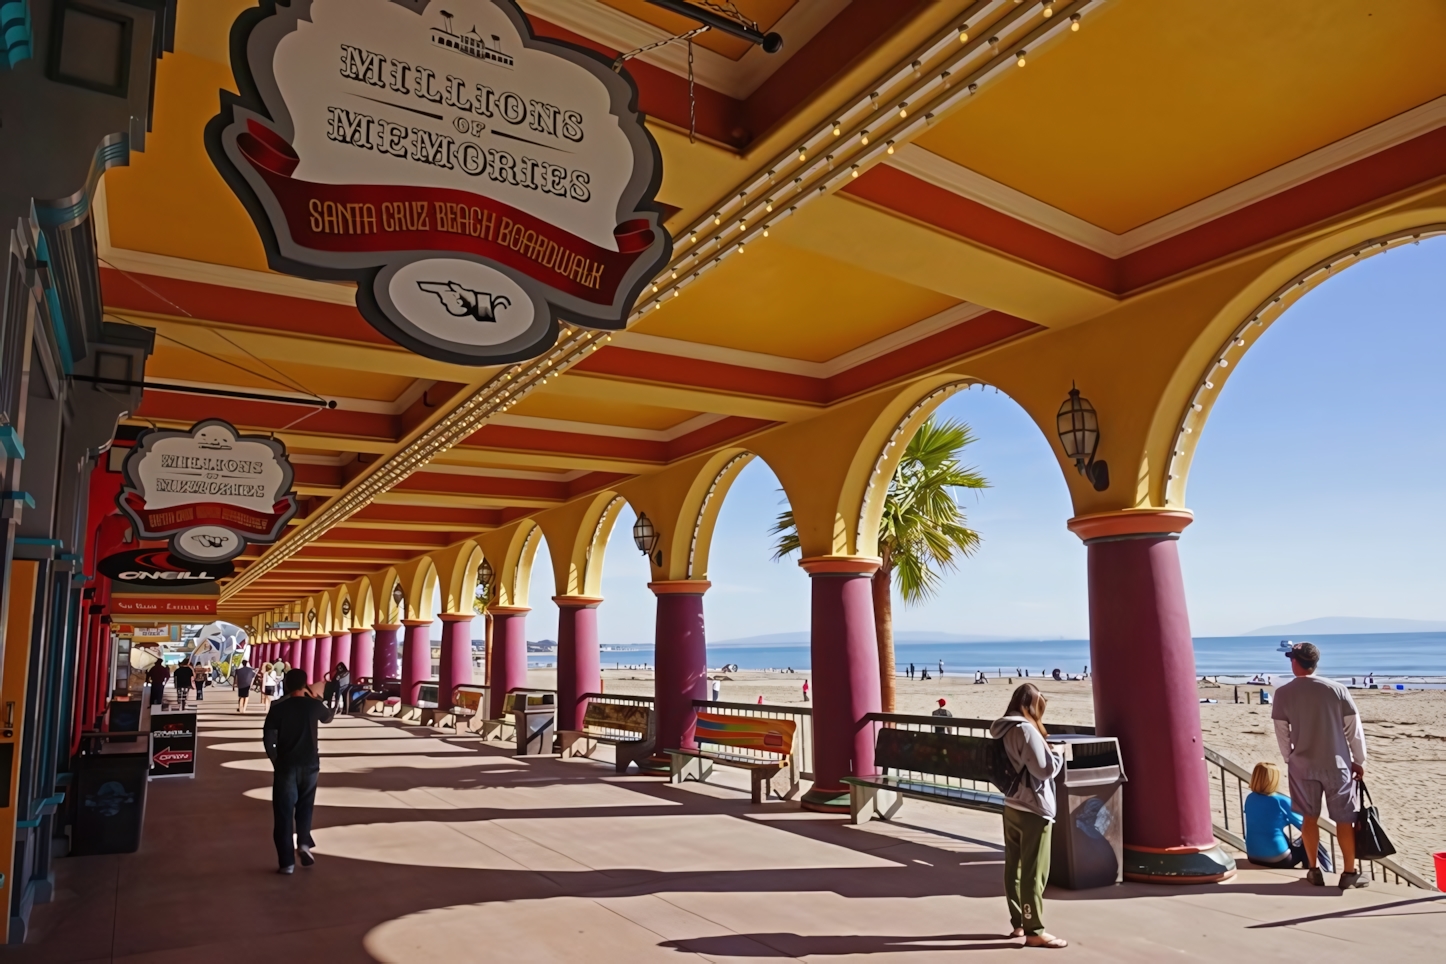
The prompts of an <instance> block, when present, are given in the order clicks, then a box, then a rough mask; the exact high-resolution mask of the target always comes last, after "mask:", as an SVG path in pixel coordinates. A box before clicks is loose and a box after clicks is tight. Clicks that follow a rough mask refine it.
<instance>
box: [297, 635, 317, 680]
mask: <svg viewBox="0 0 1446 964" xmlns="http://www.w3.org/2000/svg"><path fill="white" fill-rule="evenodd" d="M296 665H297V666H298V667H300V668H301V669H304V670H306V681H307V682H308V683H314V682H316V637H315V636H307V637H305V638H304V639H302V641H301V655H300V656H299V657H297V660H296Z"/></svg>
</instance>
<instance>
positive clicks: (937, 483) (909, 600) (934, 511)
mask: <svg viewBox="0 0 1446 964" xmlns="http://www.w3.org/2000/svg"><path fill="white" fill-rule="evenodd" d="M974 441H975V438H974V434H973V433H972V432H971V431H970V429H969V426H968V425H966V424H964V423H963V422H959V421H955V420H954V419H935V418H934V417H933V416H932V415H931V416H929V418H927V419H926V420H925V421H924V424H923V425H921V426H919V431H918V432H917V433H915V435H914V437H913V438H912V439H910V440H909V444H908V446H907V447H906V448H905V449H904V455H903V457H902V458H901V459H900V460H899V467H898V469H896V470H895V472H894V477H893V478H892V479H890V480H889V490H888V492H887V493H886V494H885V496H884V514H883V518H882V519H880V520H879V556H880V558H881V559H882V560H883V562H882V564H881V565H880V566H879V569H878V571H877V572H875V573H874V576H873V596H874V628H875V630H876V632H877V634H878V644H879V682H880V690H881V695H882V697H883V699H882V704H883V709H884V712H885V713H892V712H893V711H894V672H895V670H894V601H893V594H892V592H891V589H892V587H893V586H894V585H897V586H898V590H899V597H900V598H901V599H903V601H904V604H905V605H906V606H907V605H913V604H916V603H920V602H923V601H924V600H925V599H929V598H930V597H932V596H933V595H935V594H936V593H937V592H938V591H939V582H940V580H941V579H942V577H943V573H944V572H945V571H947V570H951V569H953V568H955V566H956V565H957V563H956V559H957V557H958V556H969V555H973V554H974V553H975V552H976V551H978V549H979V543H980V541H981V537H980V535H979V533H978V532H976V531H974V530H973V529H970V528H969V527H968V525H966V519H965V517H964V510H963V509H961V508H960V507H959V503H958V501H957V500H956V499H955V497H954V490H955V489H987V488H988V487H989V482H988V480H987V479H985V478H984V476H983V475H981V474H980V473H979V472H978V471H977V470H975V469H973V468H969V467H966V466H964V465H963V464H962V463H961V462H960V461H959V457H960V455H961V454H962V453H963V451H964V449H965V447H966V446H968V445H970V444H972V443H973V442H974ZM769 531H770V534H771V535H776V536H778V542H777V544H776V545H775V546H774V553H773V558H774V561H777V560H779V559H782V558H783V557H784V556H787V555H790V554H792V553H794V552H797V551H799V549H800V548H801V544H800V542H799V537H798V527H797V525H796V524H795V523H794V520H793V511H792V510H787V511H784V512H781V513H779V516H778V519H777V520H776V521H775V522H774V524H773V528H772V529H771V530H769Z"/></svg>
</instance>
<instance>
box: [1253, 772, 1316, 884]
mask: <svg viewBox="0 0 1446 964" xmlns="http://www.w3.org/2000/svg"><path fill="white" fill-rule="evenodd" d="M1279 791H1280V768H1279V767H1278V766H1276V765H1275V764H1274V763H1257V764H1256V765H1255V770H1254V771H1252V772H1251V774H1250V794H1249V795H1248V796H1247V797H1246V798H1245V855H1246V856H1247V857H1249V858H1250V862H1251V863H1253V864H1259V865H1261V866H1262V867H1297V866H1299V865H1301V864H1303V863H1305V862H1306V860H1305V844H1304V843H1303V842H1301V840H1300V839H1299V838H1295V839H1292V838H1291V836H1290V834H1289V833H1288V832H1287V828H1289V827H1299V826H1300V825H1301V823H1302V821H1301V818H1300V815H1299V814H1297V813H1295V812H1294V811H1293V810H1291V808H1290V798H1289V797H1287V796H1286V795H1285V794H1283V793H1281V792H1279ZM1324 850H1325V848H1324V847H1321V848H1320V852H1318V853H1317V859H1318V861H1319V862H1320V864H1321V867H1322V868H1323V869H1325V870H1327V871H1329V870H1330V863H1331V861H1330V856H1329V854H1327V853H1325V852H1324Z"/></svg>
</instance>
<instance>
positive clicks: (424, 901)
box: [3, 687, 1446, 964]
mask: <svg viewBox="0 0 1446 964" xmlns="http://www.w3.org/2000/svg"><path fill="white" fill-rule="evenodd" d="M229 695H230V693H229V691H228V690H227V689H225V688H219V687H218V688H216V689H214V690H212V691H211V692H210V693H208V694H207V697H208V698H207V700H206V703H205V706H206V708H205V709H204V710H203V711H202V719H203V730H202V733H203V739H202V750H201V754H200V764H201V772H200V775H199V776H198V777H197V778H196V779H195V780H194V781H192V780H170V781H158V782H156V783H152V784H151V787H150V800H149V804H148V813H147V815H146V829H145V837H144V844H143V846H142V848H141V852H140V853H138V854H132V855H126V856H121V857H77V858H69V859H66V860H62V861H60V862H59V863H58V865H57V867H58V871H57V882H56V883H57V898H56V900H55V901H54V902H53V903H51V904H48V905H45V906H42V907H38V908H36V911H35V916H34V919H33V930H32V938H31V942H30V943H29V944H28V945H26V946H24V947H17V948H9V949H6V951H5V952H4V954H3V956H5V957H8V958H10V959H13V960H17V961H128V962H130V961H136V962H139V961H146V962H171V961H175V962H180V961H188V962H189V961H205V962H208V964H221V962H231V961H236V962H241V961H245V962H247V964H254V962H255V961H256V960H258V959H262V960H265V959H267V958H268V957H271V956H279V957H281V958H282V959H284V960H287V961H314V962H333V961H337V962H341V961H373V960H380V961H405V962H412V961H417V962H429V964H442V962H475V961H483V960H486V961H506V962H508V964H528V962H534V961H539V962H543V961H545V962H553V961H569V962H602V961H625V962H644V961H684V960H707V961H737V962H753V961H759V960H780V959H793V958H796V959H804V960H810V961H828V962H834V961H840V962H841V961H858V960H868V961H871V962H873V961H876V962H909V964H928V962H931V961H935V960H957V959H959V957H958V955H959V954H960V953H962V952H966V951H967V952H970V953H969V954H968V956H967V957H966V958H965V959H966V960H984V959H988V958H990V957H992V956H996V955H1015V954H1018V953H1019V942H1017V941H1010V940H1008V939H1006V938H1005V937H1004V935H1005V934H1006V933H1007V930H1008V926H1007V925H1008V919H1007V915H1006V913H1005V908H1004V901H1003V899H1002V898H1001V897H1000V896H999V894H1000V880H999V878H1000V874H1001V867H1002V854H1001V850H1000V844H999V840H1000V835H999V823H998V818H997V817H990V816H988V815H985V814H975V813H969V812H965V811H958V810H952V809H946V808H940V807H934V806H931V805H927V804H916V803H912V802H911V803H909V804H907V805H906V806H905V808H904V810H903V812H902V813H901V814H900V815H899V816H900V818H901V819H899V820H897V821H896V822H894V823H892V824H885V823H880V822H878V821H875V822H873V823H870V824H868V825H867V826H866V827H864V828H853V827H850V826H848V825H847V824H846V822H845V821H843V820H841V819H839V818H830V817H824V816H820V815H814V814H804V813H801V812H800V811H799V810H798V809H797V808H796V807H794V806H792V805H786V804H777V803H774V804H769V805H766V806H763V807H754V806H751V805H750V804H749V803H748V800H747V794H746V792H744V791H743V790H742V789H741V787H742V784H741V783H740V784H739V789H733V788H729V787H705V786H700V785H697V784H690V785H688V786H687V787H671V786H668V785H667V784H665V783H662V782H660V781H658V780H655V779H647V778H618V777H615V776H613V774H612V770H611V768H610V767H602V766H599V765H597V764H593V763H588V762H579V761H568V762H562V761H557V760H551V759H530V760H517V759H513V758H512V757H510V756H509V755H507V753H506V752H505V751H504V750H503V749H501V748H500V747H498V746H497V745H495V744H494V745H482V744H480V743H479V742H478V741H477V740H475V739H472V738H457V737H452V736H449V735H444V734H441V733H440V731H430V730H422V729H419V728H413V727H403V726H400V725H398V724H396V723H392V722H382V721H376V720H368V719H358V718H351V717H347V718H341V719H339V720H338V721H337V722H335V723H334V724H332V725H331V726H329V727H326V728H325V730H324V733H325V738H324V742H323V746H322V750H323V754H324V760H323V765H322V779H321V783H322V789H321V791H320V794H319V800H318V807H317V820H316V824H317V830H316V839H317V843H318V853H317V858H318V859H317V864H316V866H315V867H312V868H309V869H307V868H302V867H298V868H297V871H296V874H295V876H293V877H282V876H278V875H277V874H276V873H275V872H274V871H275V866H276V857H275V853H274V851H273V849H272V845H271V813H270V805H269V803H268V799H269V784H270V779H269V766H268V764H267V762H266V759H265V756H264V755H263V754H262V752H261V746H260V742H259V730H260V723H261V715H260V714H259V713H258V712H256V711H255V709H254V707H253V713H252V715H250V716H245V717H241V716H237V715H236V714H235V713H233V712H228V711H227V710H228V709H229V708H230V707H232V706H233V705H234V704H233V703H232V702H231V701H230V700H228V699H227V697H229ZM1332 879H1333V878H1332ZM1049 896H1050V898H1051V900H1050V902H1049V903H1048V905H1047V907H1046V923H1047V924H1048V926H1049V927H1050V929H1051V930H1053V931H1054V932H1055V933H1057V934H1059V935H1061V936H1064V937H1067V938H1069V939H1070V940H1071V941H1072V946H1071V947H1070V948H1069V949H1068V950H1064V951H1059V952H1055V955H1056V956H1058V957H1060V958H1062V959H1067V960H1079V961H1159V960H1162V959H1166V958H1168V959H1172V960H1186V961H1190V960H1202V961H1203V960H1210V961H1230V960H1240V961H1246V960H1249V961H1287V960H1289V961H1302V960H1308V961H1311V962H1312V964H1324V962H1329V961H1350V962H1352V964H1356V962H1359V961H1361V960H1374V959H1380V958H1381V957H1383V956H1385V955H1389V956H1390V958H1391V960H1392V961H1393V962H1405V961H1426V960H1436V961H1439V960H1441V959H1442V954H1443V950H1442V948H1446V895H1442V894H1437V895H1431V894H1427V893H1424V892H1422V891H1419V890H1409V889H1406V888H1398V887H1394V886H1385V885H1380V884H1377V885H1373V887H1372V888H1371V889H1370V890H1366V891H1358V892H1353V893H1350V894H1346V895H1342V894H1341V893H1340V892H1339V891H1338V890H1336V889H1334V888H1326V889H1317V888H1311V887H1308V886H1307V885H1306V884H1305V883H1304V882H1303V881H1302V880H1300V878H1299V876H1298V875H1296V874H1291V873H1275V872H1267V871H1243V872H1241V873H1240V874H1239V875H1237V878H1236V879H1235V880H1234V881H1232V882H1230V883H1228V884H1225V885H1216V886H1206V887H1179V888H1172V887H1151V886H1143V885H1134V884H1126V885H1124V886H1120V887H1114V888H1108V889H1103V890H1095V891H1085V892H1078V893H1071V892H1068V891H1058V892H1056V891H1051V892H1050V895H1049ZM1035 953H1036V954H1043V953H1044V952H1042V951H1041V952H1035Z"/></svg>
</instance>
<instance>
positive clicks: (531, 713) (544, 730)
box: [512, 693, 557, 756]
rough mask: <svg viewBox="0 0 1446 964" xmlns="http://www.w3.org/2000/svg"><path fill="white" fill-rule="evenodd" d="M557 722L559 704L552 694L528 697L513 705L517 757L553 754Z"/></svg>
mask: <svg viewBox="0 0 1446 964" xmlns="http://www.w3.org/2000/svg"><path fill="white" fill-rule="evenodd" d="M556 721H557V704H556V703H554V702H553V698H552V694H551V693H547V694H544V695H542V696H528V697H527V698H526V702H525V703H524V702H523V701H522V700H518V701H517V702H516V703H515V704H513V709H512V722H513V729H514V730H515V731H516V734H517V756H534V755H537V754H542V753H551V752H552V731H553V727H554V726H555V725H556Z"/></svg>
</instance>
